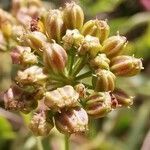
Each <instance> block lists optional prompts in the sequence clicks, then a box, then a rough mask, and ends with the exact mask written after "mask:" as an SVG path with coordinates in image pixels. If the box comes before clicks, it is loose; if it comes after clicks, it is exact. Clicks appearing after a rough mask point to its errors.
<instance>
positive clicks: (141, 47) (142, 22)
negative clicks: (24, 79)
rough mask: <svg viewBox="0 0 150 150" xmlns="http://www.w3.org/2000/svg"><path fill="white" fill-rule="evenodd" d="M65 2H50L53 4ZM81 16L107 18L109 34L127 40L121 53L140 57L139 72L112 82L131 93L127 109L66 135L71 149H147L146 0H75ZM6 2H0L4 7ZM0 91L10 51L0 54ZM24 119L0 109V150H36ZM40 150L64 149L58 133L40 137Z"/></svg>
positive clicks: (149, 28)
mask: <svg viewBox="0 0 150 150" xmlns="http://www.w3.org/2000/svg"><path fill="white" fill-rule="evenodd" d="M65 2H68V1H67V0H49V1H46V2H45V3H46V5H50V6H51V7H52V8H56V7H59V6H62V5H63V4H64V3H65ZM77 3H79V4H80V5H81V6H82V8H83V9H84V12H85V14H86V19H91V18H96V17H97V18H98V19H108V24H109V25H110V27H111V34H116V33H117V31H119V33H120V34H121V35H125V36H126V37H127V39H128V40H129V43H128V47H127V50H126V51H125V52H124V53H126V54H130V55H132V54H134V55H135V56H136V57H139V58H143V64H144V68H145V69H144V70H143V71H142V73H141V74H140V75H138V76H136V77H133V78H128V79H123V78H120V79H119V80H118V81H117V85H119V87H121V88H122V89H125V90H126V91H127V92H128V93H129V94H130V95H135V100H134V105H133V106H132V108H129V109H120V110H117V111H113V112H112V113H110V115H108V116H107V117H105V118H102V119H98V120H95V121H93V120H92V122H91V123H90V128H89V132H88V133H87V134H86V135H74V136H72V137H71V149H72V150H140V149H142V150H150V144H149V143H150V0H80V1H79V0H78V1H77ZM10 6H11V2H10V1H8V0H0V7H2V8H4V9H6V10H9V8H10ZM0 55H1V56H0V61H1V63H0V91H3V90H5V89H7V88H8V87H9V85H10V83H11V74H12V66H11V60H10V56H9V52H0ZM28 120H29V117H28V116H26V115H23V114H14V113H11V112H8V111H5V110H3V109H2V108H0V150H37V138H36V137H34V136H32V134H31V133H30V131H29V130H28V128H27V127H26V123H27V122H28ZM42 143H43V145H44V150H51V149H52V150H63V149H64V145H63V136H62V135H61V134H59V133H58V132H57V131H55V130H53V131H52V132H51V134H50V136H49V137H47V138H42Z"/></svg>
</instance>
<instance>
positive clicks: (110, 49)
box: [102, 35, 127, 57]
mask: <svg viewBox="0 0 150 150" xmlns="http://www.w3.org/2000/svg"><path fill="white" fill-rule="evenodd" d="M126 43H127V40H126V37H124V36H120V35H116V36H111V37H109V38H108V39H106V40H105V41H104V43H103V48H102V52H103V53H105V54H106V55H107V57H114V56H116V55H118V54H120V53H121V52H122V50H123V48H124V47H125V46H126Z"/></svg>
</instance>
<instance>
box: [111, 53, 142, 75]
mask: <svg viewBox="0 0 150 150" xmlns="http://www.w3.org/2000/svg"><path fill="white" fill-rule="evenodd" d="M110 69H111V71H112V72H113V73H114V74H115V75H117V76H134V75H136V74H138V73H139V72H140V71H141V69H143V65H142V61H141V59H138V58H135V57H134V56H126V55H122V56H117V57H115V58H113V59H112V61H111V68H110Z"/></svg>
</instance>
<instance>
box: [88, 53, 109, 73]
mask: <svg viewBox="0 0 150 150" xmlns="http://www.w3.org/2000/svg"><path fill="white" fill-rule="evenodd" d="M109 63H110V60H109V59H108V58H107V57H106V55H105V54H98V55H97V56H96V57H95V58H94V59H92V60H91V62H90V65H91V66H92V67H94V68H95V69H107V70H108V69H109Z"/></svg>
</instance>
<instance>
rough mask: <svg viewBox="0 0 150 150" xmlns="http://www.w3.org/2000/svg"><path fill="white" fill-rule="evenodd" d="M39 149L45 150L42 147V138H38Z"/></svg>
mask: <svg viewBox="0 0 150 150" xmlns="http://www.w3.org/2000/svg"><path fill="white" fill-rule="evenodd" d="M37 149H38V150H44V149H43V145H42V140H41V138H40V137H37Z"/></svg>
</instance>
